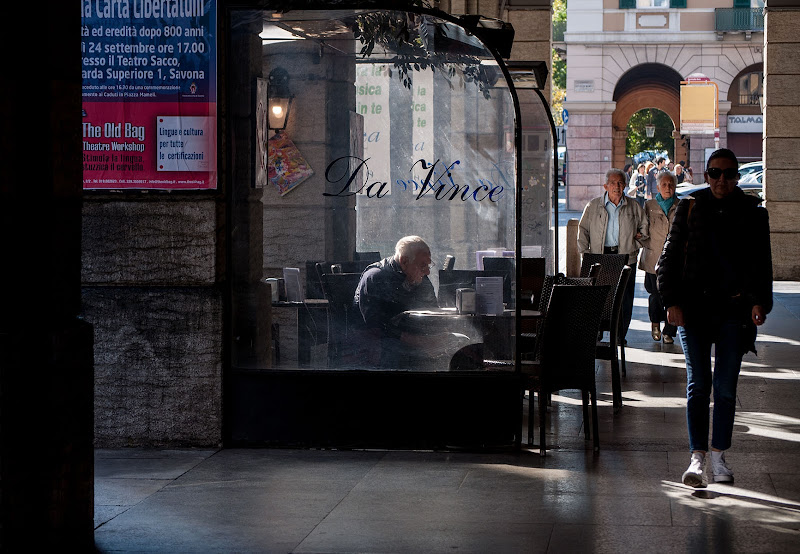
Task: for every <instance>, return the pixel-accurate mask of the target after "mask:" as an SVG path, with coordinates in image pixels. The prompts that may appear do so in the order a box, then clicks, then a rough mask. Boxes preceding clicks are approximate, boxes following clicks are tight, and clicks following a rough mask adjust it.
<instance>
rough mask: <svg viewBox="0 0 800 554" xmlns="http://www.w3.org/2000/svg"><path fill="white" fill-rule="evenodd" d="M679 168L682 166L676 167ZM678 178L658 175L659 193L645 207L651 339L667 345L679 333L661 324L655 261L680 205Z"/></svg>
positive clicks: (643, 263) (663, 314)
mask: <svg viewBox="0 0 800 554" xmlns="http://www.w3.org/2000/svg"><path fill="white" fill-rule="evenodd" d="M676 167H680V166H676ZM676 186H677V179H676V177H675V174H674V173H670V172H668V171H662V172H661V173H660V174H659V176H658V185H657V188H658V193H656V197H655V198H653V199H652V200H648V201H647V203H646V204H645V206H644V211H645V214H646V216H647V225H648V233H647V234H648V236H647V237H646V238H644V239H643V240H642V241H640V242H641V243H642V246H643V247H644V249H643V250H642V255H641V256H639V269H641V270H643V271H644V288H645V290H646V291H647V292H648V293H649V295H650V296H649V297H648V301H647V313H648V315H649V316H650V336H651V337H653V340H654V341H656V342H659V341H661V340H662V338H663V340H664V344H672V343H673V342H674V337H675V334H676V331H677V329H676V327H675V326H674V325H671V324H670V323H669V322H667V324H666V325H664V329H663V331H662V329H661V322H662V321H667V311H666V310H665V309H664V303H663V302H662V301H661V295H660V294H659V293H658V289H657V287H656V262H658V258H659V256H661V250H662V249H663V248H664V243H665V242H666V240H667V235H668V234H669V229H670V225H671V224H672V220H673V219H675V210H676V208H677V202H676V197H675V187H676Z"/></svg>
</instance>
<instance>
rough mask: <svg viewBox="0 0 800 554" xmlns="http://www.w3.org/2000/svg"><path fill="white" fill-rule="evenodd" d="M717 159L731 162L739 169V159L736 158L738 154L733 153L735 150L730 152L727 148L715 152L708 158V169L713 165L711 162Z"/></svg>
mask: <svg viewBox="0 0 800 554" xmlns="http://www.w3.org/2000/svg"><path fill="white" fill-rule="evenodd" d="M717 158H722V159H724V160H731V161H732V162H733V163H735V164H736V167H739V159H738V158H737V157H736V154H734V153H733V150H728V149H727V148H720V149H719V150H715V151H714V152H712V153H711V155H710V156H709V157H708V163H706V169H708V167H709V166H710V165H711V160H716V159H717Z"/></svg>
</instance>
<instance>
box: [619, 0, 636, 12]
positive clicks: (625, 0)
mask: <svg viewBox="0 0 800 554" xmlns="http://www.w3.org/2000/svg"><path fill="white" fill-rule="evenodd" d="M635 7H636V0H619V9H621V10H629V9H631V8H635Z"/></svg>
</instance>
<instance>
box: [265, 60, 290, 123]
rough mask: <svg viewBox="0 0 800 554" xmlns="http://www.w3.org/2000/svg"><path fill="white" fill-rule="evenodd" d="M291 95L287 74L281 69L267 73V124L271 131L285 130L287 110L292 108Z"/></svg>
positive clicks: (277, 68) (287, 116) (287, 118)
mask: <svg viewBox="0 0 800 554" xmlns="http://www.w3.org/2000/svg"><path fill="white" fill-rule="evenodd" d="M293 98H294V96H292V93H291V92H290V91H289V73H288V72H287V71H286V70H285V69H283V68H282V67H276V68H275V69H273V70H272V71H270V72H269V85H268V86H267V99H268V110H267V124H268V126H269V128H270V129H271V130H273V131H282V130H283V129H286V122H287V121H288V120H289V109H290V108H291V107H292V99H293Z"/></svg>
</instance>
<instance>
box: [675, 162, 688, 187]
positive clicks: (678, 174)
mask: <svg viewBox="0 0 800 554" xmlns="http://www.w3.org/2000/svg"><path fill="white" fill-rule="evenodd" d="M675 179H676V180H677V183H678V184H679V185H680V184H681V183H683V180H684V179H686V172H685V171H684V170H683V166H682V165H681V164H678V165H676V166H675Z"/></svg>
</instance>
